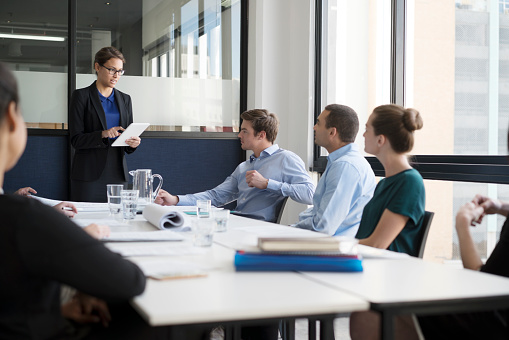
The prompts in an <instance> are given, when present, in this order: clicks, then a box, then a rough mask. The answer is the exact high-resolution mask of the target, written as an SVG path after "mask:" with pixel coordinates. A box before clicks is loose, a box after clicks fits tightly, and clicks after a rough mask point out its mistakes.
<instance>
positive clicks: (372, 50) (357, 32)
mask: <svg viewBox="0 0 509 340" xmlns="http://www.w3.org/2000/svg"><path fill="white" fill-rule="evenodd" d="M400 2H401V0H392V1H368V0H365V1H353V0H350V1H349V0H324V2H323V3H324V4H327V10H326V15H325V16H326V17H327V19H326V20H327V22H328V24H327V25H325V27H324V30H325V31H326V33H324V39H323V44H324V47H323V53H324V55H325V56H326V58H327V59H326V62H324V63H323V65H324V67H323V68H322V72H323V74H324V77H325V80H324V81H323V83H322V84H321V86H322V89H324V88H325V89H326V94H325V96H324V98H321V101H322V103H323V105H325V104H326V103H344V104H346V105H349V106H352V107H353V108H354V109H355V110H356V111H357V112H358V113H359V116H360V120H361V124H364V122H365V119H366V117H367V115H369V113H370V112H371V110H372V109H373V108H374V107H375V106H377V105H380V104H385V103H389V102H390V96H389V92H390V91H391V88H390V86H391V81H392V82H394V80H395V79H391V73H392V72H394V70H391V69H390V65H391V55H390V53H391V43H393V42H394V41H397V39H396V40H391V24H390V23H391V20H394V18H391V6H392V5H395V4H399V3H400ZM405 4H406V6H405V7H404V8H405V10H406V13H404V14H405V15H404V17H405V18H406V27H405V29H406V31H405V34H404V37H405V41H404V43H405V44H404V46H405V62H404V70H405V74H404V76H405V79H404V82H403V81H402V80H401V79H397V80H396V81H399V82H403V83H404V90H405V91H404V93H405V97H404V98H405V103H404V104H405V106H407V107H415V108H416V109H417V110H419V111H420V112H421V114H422V116H423V120H424V128H423V129H422V130H420V131H417V132H416V134H415V136H416V142H415V147H414V150H413V154H415V155H444V156H445V157H447V156H446V155H454V156H458V155H465V156H466V155H479V156H486V155H492V156H497V155H507V132H508V123H509V87H508V86H506V82H507V79H508V78H509V73H508V72H509V54H508V53H507V51H508V50H509V12H508V11H507V8H508V7H507V6H508V5H507V1H501V0H500V1H499V0H454V1H453V0H449V1H443V0H432V1H430V0H406V1H405ZM394 8H398V7H394ZM396 15H399V14H396ZM397 33H398V32H392V34H393V36H394V37H397V36H401V35H398V34H397ZM399 46H401V45H399ZM395 51H396V52H395V53H396V54H398V53H401V51H399V50H397V48H396V49H395ZM394 74H395V73H394ZM398 104H401V103H398ZM323 105H322V107H323ZM363 120H364V121H363ZM362 130H363V129H361V132H360V133H362ZM356 142H357V143H358V144H359V145H360V146H361V148H362V147H363V145H364V140H363V138H362V137H361V136H358V138H357V140H356ZM322 155H323V153H322ZM444 162H446V161H444ZM436 171H447V170H444V169H440V168H439V166H437V168H436ZM458 180H459V179H458ZM474 181H475V179H474ZM425 186H426V209H427V210H430V211H434V212H435V213H436V214H435V219H434V221H433V224H432V229H431V232H430V234H429V238H428V244H427V250H426V253H425V257H426V258H428V259H431V260H433V261H437V262H443V261H446V262H455V261H457V260H459V258H460V256H459V249H458V241H457V236H456V231H455V228H454V222H455V221H454V220H455V214H456V212H457V210H458V208H459V207H460V206H461V205H462V204H464V203H465V202H467V201H469V200H471V199H472V198H473V197H474V196H475V194H477V193H480V194H484V195H488V196H490V197H493V198H500V199H507V198H509V189H508V188H507V187H506V186H504V185H498V184H484V183H465V182H445V181H436V180H426V181H425ZM502 223H503V219H502V218H499V217H496V216H490V217H488V218H486V219H485V221H484V222H483V224H481V225H479V226H477V227H476V228H475V229H473V235H474V239H475V242H476V244H477V245H478V248H479V251H480V253H481V256H482V257H484V258H486V257H488V256H489V254H490V253H491V251H492V250H493V247H494V245H495V244H496V241H497V239H498V235H499V232H500V228H501V225H502Z"/></svg>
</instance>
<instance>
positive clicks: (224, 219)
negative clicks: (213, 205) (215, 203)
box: [212, 209, 230, 232]
mask: <svg viewBox="0 0 509 340" xmlns="http://www.w3.org/2000/svg"><path fill="white" fill-rule="evenodd" d="M212 215H213V216H214V220H215V222H216V229H215V231H216V232H223V231H226V230H227V229H228V219H229V218H230V210H228V209H222V210H216V211H214V212H213V214H212Z"/></svg>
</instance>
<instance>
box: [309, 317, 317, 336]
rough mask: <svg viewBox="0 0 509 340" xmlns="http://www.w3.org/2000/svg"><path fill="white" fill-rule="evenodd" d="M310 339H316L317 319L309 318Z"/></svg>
mask: <svg viewBox="0 0 509 340" xmlns="http://www.w3.org/2000/svg"><path fill="white" fill-rule="evenodd" d="M308 339H309V340H316V320H315V319H309V320H308Z"/></svg>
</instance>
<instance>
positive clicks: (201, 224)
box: [192, 218, 216, 247]
mask: <svg viewBox="0 0 509 340" xmlns="http://www.w3.org/2000/svg"><path fill="white" fill-rule="evenodd" d="M215 224H216V222H215V221H214V220H213V219H212V218H197V219H193V220H192V229H193V235H194V242H193V245H195V246H197V247H210V246H211V245H212V237H213V235H214V226H215Z"/></svg>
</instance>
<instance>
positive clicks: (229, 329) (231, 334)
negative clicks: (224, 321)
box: [224, 325, 240, 340]
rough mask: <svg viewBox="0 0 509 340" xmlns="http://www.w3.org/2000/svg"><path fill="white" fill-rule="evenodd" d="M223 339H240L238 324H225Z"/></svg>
mask: <svg viewBox="0 0 509 340" xmlns="http://www.w3.org/2000/svg"><path fill="white" fill-rule="evenodd" d="M224 340H240V325H229V326H225V327H224Z"/></svg>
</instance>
